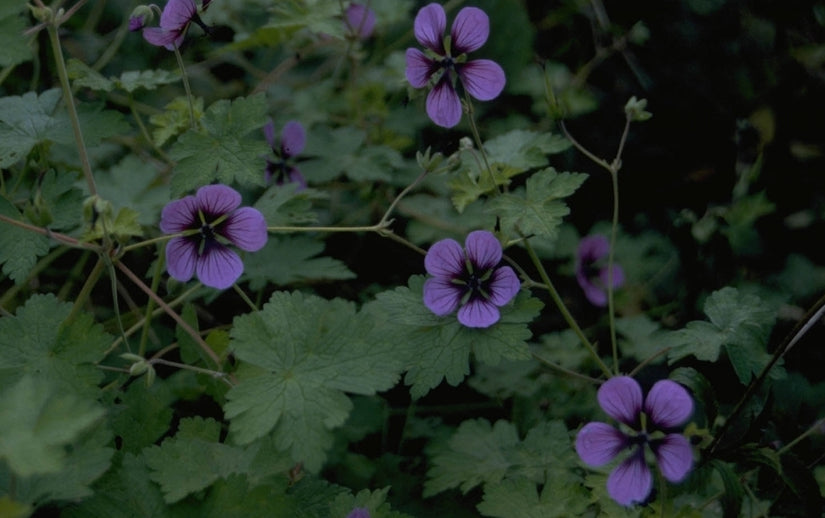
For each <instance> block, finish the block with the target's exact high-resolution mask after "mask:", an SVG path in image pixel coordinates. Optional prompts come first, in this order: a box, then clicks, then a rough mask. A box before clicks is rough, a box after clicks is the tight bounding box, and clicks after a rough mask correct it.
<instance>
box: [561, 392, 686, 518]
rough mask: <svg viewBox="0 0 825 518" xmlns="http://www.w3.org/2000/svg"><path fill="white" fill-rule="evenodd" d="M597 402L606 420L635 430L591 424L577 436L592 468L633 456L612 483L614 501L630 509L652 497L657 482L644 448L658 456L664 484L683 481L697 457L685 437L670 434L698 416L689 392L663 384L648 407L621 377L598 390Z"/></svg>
mask: <svg viewBox="0 0 825 518" xmlns="http://www.w3.org/2000/svg"><path fill="white" fill-rule="evenodd" d="M598 399H599V405H600V406H601V407H602V410H604V411H605V412H606V413H607V415H609V416H610V417H612V418H613V419H616V420H617V421H619V422H620V423H622V424H624V425H627V426H628V427H629V428H630V429H631V430H633V431H632V432H631V433H629V434H627V433H625V432H623V431H621V430H618V429H616V428H614V427H613V426H610V425H609V424H607V423H600V422H591V423H587V424H586V425H584V427H583V428H582V429H581V430H579V433H578V435H577V436H576V452H578V454H579V457H581V459H582V460H583V461H584V462H585V464H587V465H589V466H594V467H596V466H602V465H604V464H607V463H608V462H610V461H611V460H613V458H615V457H616V455H618V454H619V453H620V452H622V451H624V450H627V449H629V450H631V453H630V456H629V457H628V458H627V459H625V460H624V461H622V463H621V464H619V466H617V467H616V468H615V469H614V470H613V472H612V473H610V476H609V477H608V478H607V492H608V493H609V494H610V497H611V498H613V500H615V501H616V502H618V503H620V504H621V505H626V506H628V505H632V504H633V503H634V502H643V501H644V500H645V499H647V497H648V496H649V495H650V490H651V488H652V486H653V477H652V475H651V473H650V468H648V466H647V463H646V462H645V453H644V445H645V444H647V445H648V446H650V449H651V450H653V453H654V454H655V456H656V462H657V464H658V465H659V471H661V472H662V475H663V476H664V477H665V479H667V480H669V481H670V482H680V481H682V480H684V478H685V477H686V476H687V474H688V473H689V472H690V469H691V468H692V467H693V452H692V451H691V448H690V442H689V441H688V440H687V438H686V437H685V436H684V435H682V434H679V433H672V432H671V430H673V429H674V428H676V427H678V426H680V425H682V424H684V422H685V421H687V419H688V418H689V417H690V415H691V414H692V413H693V400H692V399H691V398H690V395H689V394H688V392H687V390H685V389H684V387H682V386H681V385H679V384H678V383H676V382H674V381H670V380H661V381H658V382H656V383H655V384H654V385H653V388H651V389H650V392H648V394H647V398H646V399H645V400H644V404H643V403H642V388H641V387H640V386H639V384H638V383H637V382H636V380H634V379H633V378H631V377H629V376H618V377H615V378H610V379H609V380H607V381H605V382H604V384H602V386H601V387H599V392H598ZM643 412H644V415H645V416H646V419H643V418H642V413H643Z"/></svg>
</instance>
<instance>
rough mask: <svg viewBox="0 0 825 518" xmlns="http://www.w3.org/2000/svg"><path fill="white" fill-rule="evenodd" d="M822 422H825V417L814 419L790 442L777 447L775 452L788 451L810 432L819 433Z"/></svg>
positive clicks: (781, 453)
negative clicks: (814, 420) (811, 423)
mask: <svg viewBox="0 0 825 518" xmlns="http://www.w3.org/2000/svg"><path fill="white" fill-rule="evenodd" d="M824 424H825V418H822V419H820V420H818V421H816V422H815V423H814V424H813V425H811V426H810V427H809V428H808V429H807V430H805V431H804V432H802V433H801V434H799V436H797V437H796V438H795V439H794V440H792V441H791V442H789V443H788V444H786V445H785V446H783V447H781V448H779V450H777V452H776V454H777V455H780V456H781V455H784V454H785V453H787V452H788V451H790V449H791V448H793V447H794V446H796V445H797V444H799V443H800V442H801V441H802V440H803V439H805V438H806V437H808V436H809V435H811V434H812V433H820V434H821V433H822V426H823V425H824Z"/></svg>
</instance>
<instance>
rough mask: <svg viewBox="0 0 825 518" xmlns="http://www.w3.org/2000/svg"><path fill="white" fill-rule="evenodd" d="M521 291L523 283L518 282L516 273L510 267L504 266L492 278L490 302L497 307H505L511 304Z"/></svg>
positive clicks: (489, 288)
mask: <svg viewBox="0 0 825 518" xmlns="http://www.w3.org/2000/svg"><path fill="white" fill-rule="evenodd" d="M520 289H521V281H519V280H518V276H517V275H516V272H514V271H513V269H512V268H510V267H509V266H502V267H501V268H498V269H497V270H496V271H495V272H493V276H492V277H490V285H489V287H488V290H489V295H490V302H492V303H493V304H495V305H496V306H503V305H505V304H507V303H508V302H510V301H511V300H512V299H513V297H515V296H516V294H517V293H518V291H519V290H520Z"/></svg>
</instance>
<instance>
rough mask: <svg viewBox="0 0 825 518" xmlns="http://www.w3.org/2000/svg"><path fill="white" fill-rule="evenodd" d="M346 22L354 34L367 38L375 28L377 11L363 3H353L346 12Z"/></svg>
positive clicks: (350, 31) (348, 28) (363, 38)
mask: <svg viewBox="0 0 825 518" xmlns="http://www.w3.org/2000/svg"><path fill="white" fill-rule="evenodd" d="M344 24H345V25H346V26H347V31H348V32H349V33H350V34H352V35H353V36H355V37H357V38H359V39H362V40H365V39H367V38H369V37H370V36H372V31H373V30H375V11H373V10H372V9H370V8H369V7H367V6H365V5H361V4H356V3H352V4H349V7H347V10H346V12H345V13H344Z"/></svg>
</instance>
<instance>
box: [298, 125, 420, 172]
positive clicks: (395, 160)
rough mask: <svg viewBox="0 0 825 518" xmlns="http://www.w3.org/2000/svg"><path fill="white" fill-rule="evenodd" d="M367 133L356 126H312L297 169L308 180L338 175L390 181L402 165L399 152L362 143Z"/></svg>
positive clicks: (402, 161)
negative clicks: (332, 127) (302, 157)
mask: <svg viewBox="0 0 825 518" xmlns="http://www.w3.org/2000/svg"><path fill="white" fill-rule="evenodd" d="M366 138H367V135H366V133H365V132H364V131H363V130H361V129H358V128H354V127H349V126H345V127H340V128H335V129H328V128H325V127H323V126H316V127H313V129H312V133H311V134H310V135H309V136H308V137H307V147H306V150H305V151H304V153H303V154H304V155H306V156H309V157H312V158H310V159H309V160H306V161H304V162H301V164H300V166H299V167H300V169H301V172H302V173H303V174H304V175H305V176H306V177H307V178H308V179H309V180H310V181H311V182H326V181H330V180H332V179H334V178H336V177H338V176H340V175H342V174H343V175H345V176H346V177H348V178H351V179H353V180H358V181H390V180H392V179H393V176H394V175H393V173H394V172H395V171H396V170H398V169H401V168H402V167H404V160H403V158H402V157H401V154H400V153H399V152H398V151H396V150H394V149H392V148H389V147H387V146H380V145H375V144H371V145H365V143H366Z"/></svg>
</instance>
